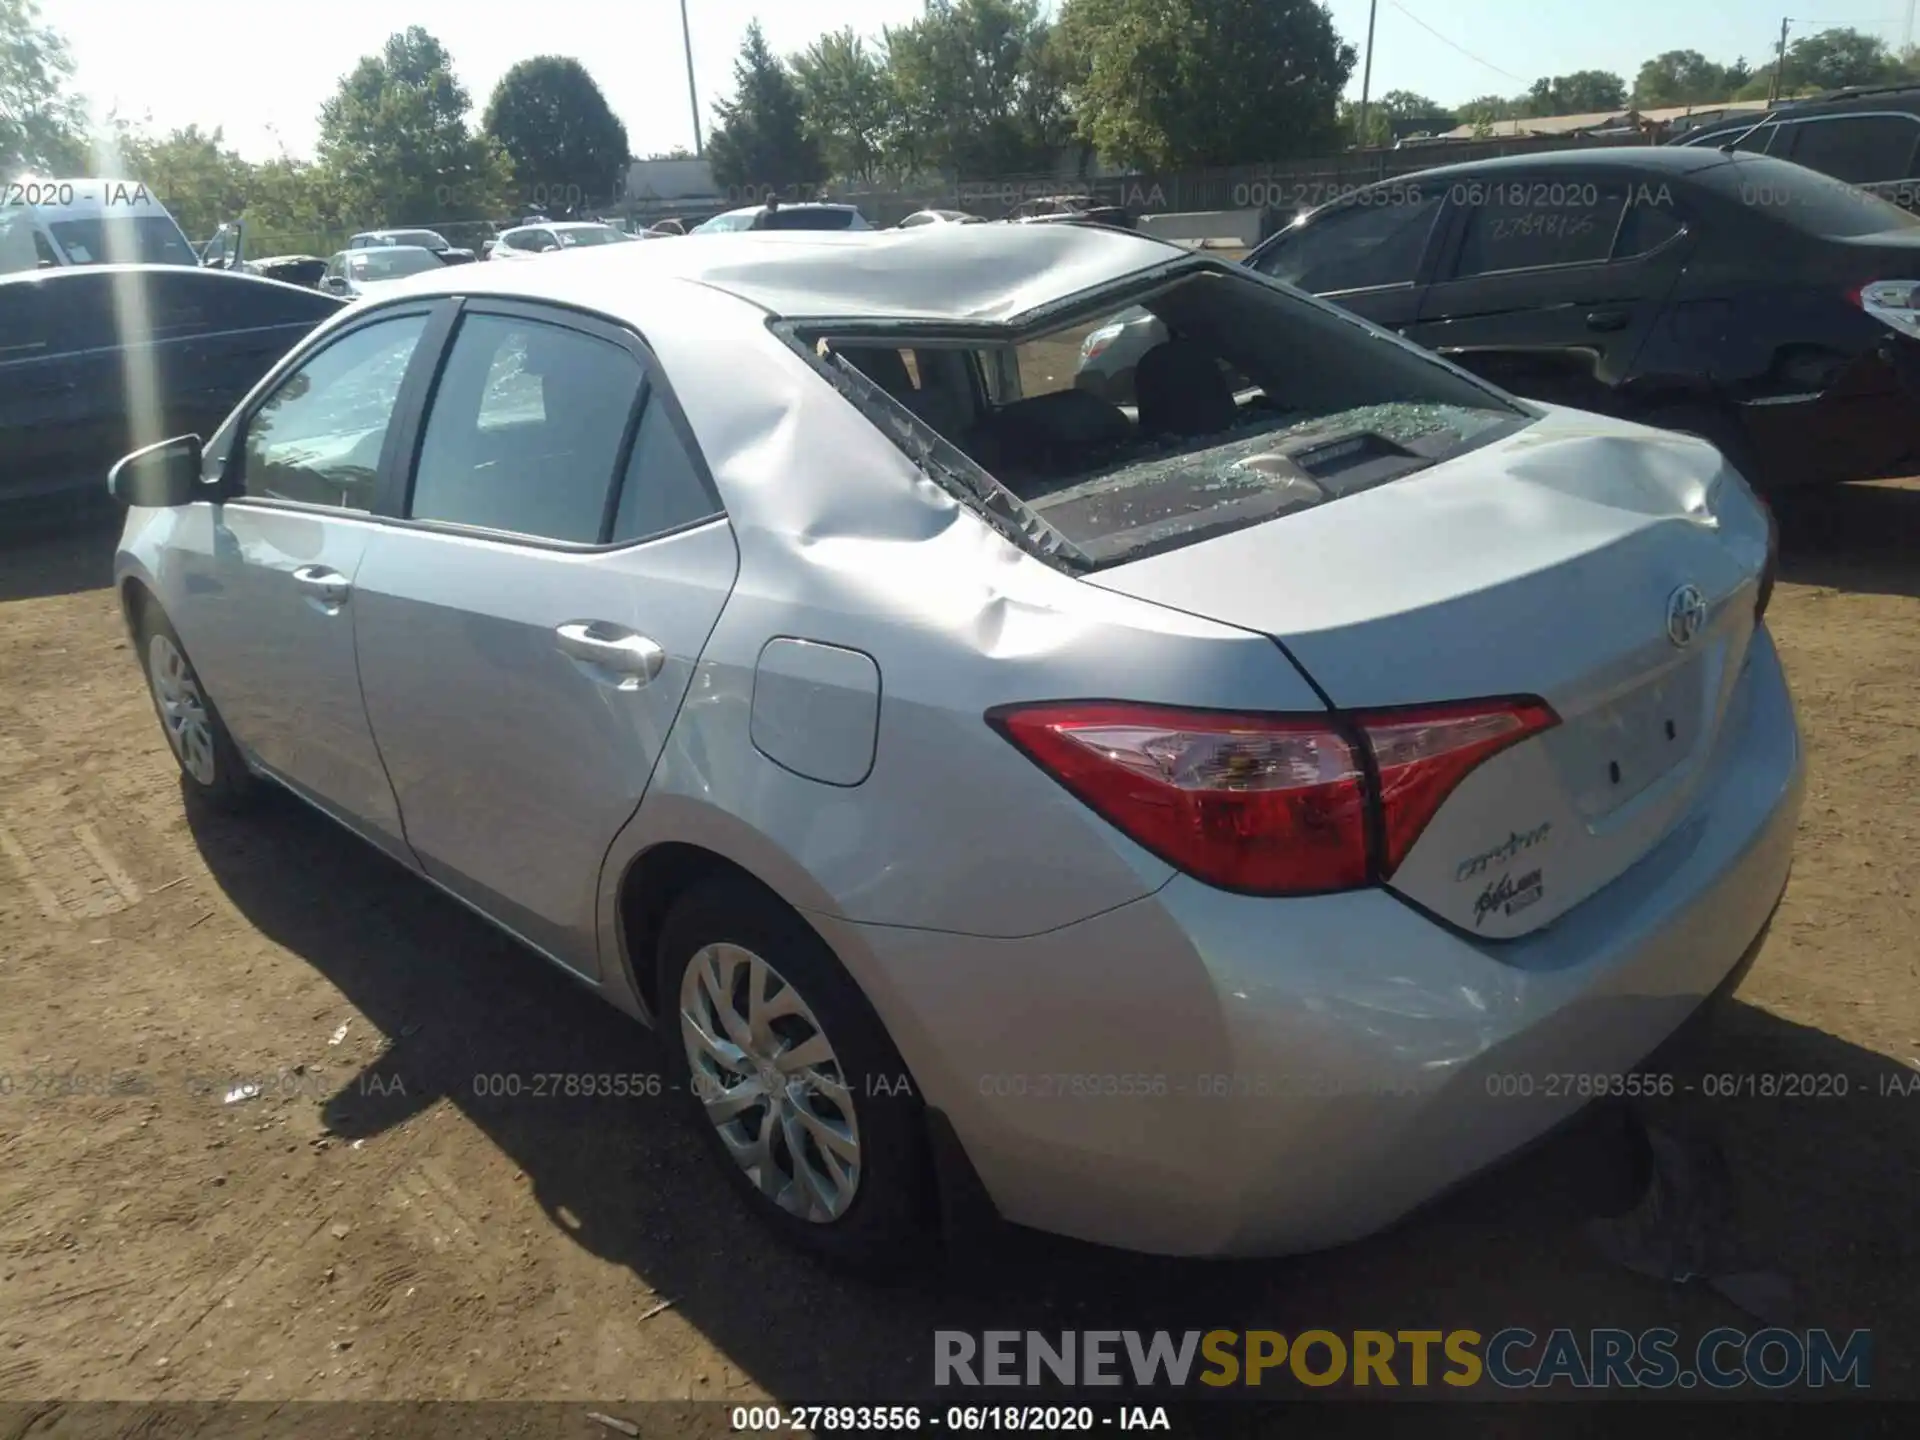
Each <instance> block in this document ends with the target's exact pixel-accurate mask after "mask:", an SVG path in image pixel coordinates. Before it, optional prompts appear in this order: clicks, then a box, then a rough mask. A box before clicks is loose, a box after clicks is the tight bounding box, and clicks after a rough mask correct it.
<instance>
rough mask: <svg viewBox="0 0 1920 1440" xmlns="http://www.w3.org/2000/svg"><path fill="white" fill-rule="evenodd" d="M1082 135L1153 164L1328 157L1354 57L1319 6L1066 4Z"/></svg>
mask: <svg viewBox="0 0 1920 1440" xmlns="http://www.w3.org/2000/svg"><path fill="white" fill-rule="evenodd" d="M1060 31H1061V39H1062V41H1063V43H1064V44H1065V45H1066V46H1067V48H1068V50H1069V51H1070V53H1071V54H1072V56H1073V58H1074V68H1075V76H1074V82H1073V88H1072V91H1071V92H1070V93H1071V98H1072V100H1073V104H1074V108H1075V112H1076V114H1077V115H1078V116H1079V121H1080V130H1081V133H1082V134H1083V135H1085V136H1086V138H1087V139H1088V140H1090V141H1091V142H1092V143H1093V144H1094V146H1095V147H1096V148H1097V149H1098V150H1099V152H1100V153H1101V154H1102V155H1103V156H1106V157H1107V158H1109V159H1112V160H1116V161H1120V162H1123V163H1128V164H1134V165H1142V166H1149V167H1154V168H1175V167H1181V166H1198V165H1233V164H1239V163H1243V162H1247V161H1254V160H1281V159H1286V158H1289V157H1292V156H1298V155H1312V154H1316V153H1325V152H1326V151H1327V150H1330V149H1332V148H1333V147H1334V146H1335V145H1337V144H1338V140H1339V128H1338V126H1339V122H1338V103H1339V99H1340V93H1341V91H1342V90H1343V89H1344V88H1345V87H1346V83H1347V78H1348V76H1349V75H1351V74H1352V73H1353V66H1354V60H1355V55H1354V49H1353V47H1352V46H1351V45H1348V44H1345V43H1343V42H1342V41H1341V39H1340V37H1339V36H1338V35H1337V34H1336V33H1335V32H1334V28H1333V21H1332V19H1331V17H1330V16H1329V15H1328V13H1327V11H1326V10H1325V9H1324V8H1323V7H1322V6H1320V5H1318V4H1315V3H1313V0H1066V4H1065V7H1064V9H1063V10H1062V12H1061V17H1060Z"/></svg>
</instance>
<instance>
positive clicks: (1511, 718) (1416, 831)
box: [1357, 700, 1559, 878]
mask: <svg viewBox="0 0 1920 1440" xmlns="http://www.w3.org/2000/svg"><path fill="white" fill-rule="evenodd" d="M1357 718H1358V720H1359V723H1360V728H1361V731H1362V733H1364V734H1365V735H1366V737H1367V746H1368V748H1369V749H1370V750H1371V751H1372V752H1373V763H1374V769H1375V773H1376V774H1378V776H1379V785H1380V830H1381V839H1382V841H1383V843H1384V845H1385V848H1386V853H1385V855H1383V856H1382V857H1381V865H1380V872H1381V876H1382V878H1384V877H1386V876H1388V875H1391V874H1392V873H1393V872H1394V871H1395V870H1397V869H1399V867H1400V862H1401V861H1402V860H1404V859H1406V858H1407V852H1408V851H1409V850H1411V849H1413V842H1414V841H1416V840H1418V839H1419V838H1420V832H1421V831H1423V830H1425V829H1426V828H1427V822H1428V821H1429V820H1431V819H1433V817H1434V816H1435V815H1436V814H1437V813H1438V812H1439V809H1440V807H1441V805H1443V804H1444V803H1445V802H1446V798H1447V797H1448V796H1449V795H1451V794H1452V793H1453V792H1454V791H1455V790H1456V789H1457V788H1458V787H1459V785H1460V782H1461V781H1462V780H1464V779H1466V778H1467V776H1468V775H1470V774H1472V773H1473V771H1474V770H1476V769H1478V768H1479V767H1480V766H1481V765H1483V764H1485V763H1486V762H1487V761H1488V760H1490V759H1492V758H1493V757H1494V756H1495V755H1498V754H1499V753H1500V752H1501V751H1502V750H1505V749H1506V748H1507V747H1508V746H1510V745H1517V744H1519V743H1520V742H1521V741H1522V740H1524V739H1526V738H1527V737H1528V736H1529V735H1537V734H1539V732H1540V731H1542V730H1545V729H1547V728H1548V727H1549V726H1551V725H1555V724H1557V723H1559V717H1558V716H1556V715H1555V714H1554V713H1553V711H1552V710H1551V709H1550V708H1549V707H1548V706H1547V705H1546V704H1545V702H1543V701H1539V700H1496V701H1485V700H1479V701H1468V702H1466V703H1464V704H1459V705H1434V706H1427V707H1423V708H1421V709H1418V710H1404V711H1400V712H1397V713H1395V712H1391V711H1388V712H1384V713H1377V714H1373V715H1361V716H1358V717H1357Z"/></svg>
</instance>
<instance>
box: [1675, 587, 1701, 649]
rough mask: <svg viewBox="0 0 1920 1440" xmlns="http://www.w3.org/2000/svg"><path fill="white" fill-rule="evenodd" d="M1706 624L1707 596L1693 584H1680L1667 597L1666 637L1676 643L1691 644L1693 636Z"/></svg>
mask: <svg viewBox="0 0 1920 1440" xmlns="http://www.w3.org/2000/svg"><path fill="white" fill-rule="evenodd" d="M1706 626H1707V597H1706V596H1704V595H1702V594H1701V593H1700V589H1699V587H1698V586H1695V585H1682V586H1681V587H1680V588H1679V589H1678V590H1676V591H1674V592H1673V594H1671V595H1669V596H1668V597H1667V638H1668V639H1669V640H1671V641H1673V643H1674V644H1676V645H1691V644H1692V643H1693V637H1694V636H1696V635H1698V634H1699V633H1700V632H1701V631H1702V630H1704V629H1706Z"/></svg>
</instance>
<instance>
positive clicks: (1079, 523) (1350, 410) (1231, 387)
mask: <svg viewBox="0 0 1920 1440" xmlns="http://www.w3.org/2000/svg"><path fill="white" fill-rule="evenodd" d="M1058 308H1059V312H1060V313H1062V314H1069V315H1071V318H1070V319H1065V320H1062V321H1061V322H1060V323H1059V324H1056V325H1051V326H1048V327H1047V328H1046V329H1044V330H1043V331H1040V332H1039V333H1033V330H1032V327H1028V328H1027V329H1025V330H1022V329H1020V328H1019V327H1010V328H1009V336H1008V341H1007V343H1005V344H1001V345H993V344H983V343H982V342H980V341H979V340H977V339H975V340H972V341H969V342H965V343H962V342H957V341H954V340H951V339H948V338H945V337H941V336H939V335H937V334H935V333H929V334H928V335H927V336H925V337H924V338H917V337H915V336H913V335H912V334H910V333H903V331H902V330H901V329H899V328H895V329H894V330H892V331H891V332H890V333H889V336H888V338H887V339H886V341H885V342H884V343H881V342H878V341H876V340H874V339H864V338H862V337H860V336H858V335H857V334H854V335H843V336H832V335H826V336H818V337H811V338H814V339H817V341H818V350H817V352H816V353H818V354H820V355H821V357H822V358H823V359H825V360H826V362H827V363H828V365H829V367H830V369H831V370H832V371H833V372H834V373H835V374H836V378H837V379H838V380H839V381H840V383H841V384H842V388H843V389H845V390H848V391H849V398H852V399H854V400H855V401H856V403H859V404H861V405H862V408H864V409H866V410H867V412H868V414H869V417H870V418H872V419H874V420H875V421H876V423H878V424H879V425H880V427H881V429H882V430H883V431H885V432H886V433H887V434H888V435H889V436H890V437H891V438H893V440H894V441H895V443H896V444H899V445H900V446H901V448H902V449H903V450H906V451H907V453H908V454H909V455H911V456H912V457H913V458H914V460H915V461H916V462H917V463H918V464H919V465H920V466H921V468H922V469H923V471H926V472H928V473H929V474H931V475H932V476H933V477H934V478H935V479H936V480H938V481H940V483H943V484H944V485H946V486H947V487H948V488H949V489H951V490H953V491H954V492H955V493H956V494H959V495H960V496H961V497H962V498H964V499H967V500H968V502H969V503H971V504H972V505H973V506H974V507H975V508H976V509H977V510H980V511H981V512H982V513H983V514H986V515H987V516H988V518H989V519H990V520H991V521H992V522H993V523H995V524H996V525H998V526H999V527H1000V528H1002V529H1003V530H1004V531H1005V532H1006V533H1008V534H1009V535H1011V536H1014V537H1015V538H1018V539H1020V540H1021V541H1022V543H1024V544H1026V545H1027V547H1028V548H1029V549H1031V550H1033V551H1035V552H1036V553H1039V554H1041V555H1043V556H1045V557H1046V558H1049V559H1053V560H1056V561H1059V562H1061V563H1064V564H1067V565H1069V566H1071V567H1072V568H1078V569H1097V568H1100V567H1103V566H1107V565H1114V564H1120V563H1124V562H1125V561H1128V560H1133V559H1138V558H1142V557H1144V556H1145V555H1148V554H1154V553H1158V552H1160V551H1163V550H1167V549H1174V548H1178V547H1180V546H1182V545H1186V544H1191V543H1194V542H1195V541H1198V540H1201V539H1204V538H1207V537H1209V536H1212V535H1217V534H1221V533H1225V532H1226V531H1229V530H1234V529H1239V528H1242V527H1244V526H1247V525H1253V524H1260V523H1264V522H1267V521H1271V520H1278V519H1280V518H1282V517H1284V516H1286V515H1288V514H1291V513H1295V512H1298V511H1300V510H1303V509H1308V508H1312V507H1315V506H1319V505H1325V504H1329V503H1336V502H1338V501H1339V500H1340V499H1342V498H1344V497H1345V496H1348V495H1352V494H1355V493H1358V492H1359V491H1362V490H1369V489H1373V488H1375V487H1377V486H1380V485H1385V484H1389V483H1394V482H1398V481H1402V480H1404V479H1406V478H1407V477H1410V476H1413V475H1416V474H1417V473H1418V472H1420V471H1422V470H1425V469H1428V468H1430V467H1431V466H1433V465H1435V464H1437V463H1439V462H1441V461H1444V460H1446V459H1449V458H1451V457H1452V456H1454V455H1457V454H1460V453H1461V452H1463V451H1464V450H1466V449H1470V448H1473V447H1476V446H1478V445H1481V444H1484V443H1487V442H1488V441H1490V440H1493V439H1495V438H1498V437H1499V436H1502V435H1506V434H1510V433H1512V432H1513V431H1514V430H1516V429H1519V428H1521V427H1523V426H1525V425H1527V424H1530V423H1531V419H1532V417H1531V416H1530V415H1529V414H1528V413H1527V412H1525V411H1523V410H1521V409H1520V408H1518V407H1517V406H1516V405H1515V404H1514V403H1513V402H1512V401H1511V400H1510V399H1508V397H1506V396H1504V395H1502V394H1501V393H1500V392H1499V391H1497V390H1494V389H1492V388H1491V387H1489V386H1487V385H1485V384H1484V383H1482V382H1480V381H1478V380H1475V379H1474V378H1472V377H1471V376H1467V375H1464V374H1461V373H1460V372H1457V371H1455V370H1452V369H1450V368H1449V367H1447V366H1445V365H1442V364H1440V363H1439V362H1438V361H1436V360H1434V359H1433V358H1432V357H1430V356H1428V355H1426V354H1425V353H1424V352H1422V351H1419V350H1416V349H1414V348H1413V347H1411V346H1408V345H1405V344H1403V343H1401V342H1400V341H1398V340H1396V339H1394V338H1392V337H1390V336H1387V335H1385V334H1384V333H1383V332H1381V331H1379V330H1376V329H1374V328H1373V327H1371V326H1367V325H1365V324H1363V323H1361V322H1359V321H1357V320H1355V319H1354V318H1353V317H1351V316H1349V315H1347V314H1346V313H1345V312H1342V311H1337V310H1334V309H1333V308H1331V307H1329V306H1325V305H1322V304H1320V303H1318V302H1316V301H1313V300H1311V299H1308V298H1307V297H1304V296H1300V295H1297V294H1294V293H1292V292H1289V291H1286V290H1282V289H1281V288H1280V287H1278V286H1274V285H1270V284H1268V283H1266V282H1265V281H1264V280H1261V279H1259V278H1258V277H1254V276H1251V275H1248V274H1246V273H1245V272H1239V271H1227V270H1225V269H1222V268H1214V267H1204V268H1199V269H1196V270H1191V271H1189V272H1188V273H1186V274H1185V275H1183V276H1176V278H1174V279H1173V280H1171V281H1169V280H1168V279H1167V278H1166V277H1165V276H1164V275H1162V276H1161V277H1159V278H1158V283H1157V286H1154V287H1153V288H1151V289H1150V291H1149V293H1147V294H1145V295H1141V296H1128V297H1124V298H1123V299H1122V302H1121V303H1120V304H1117V305H1110V306H1107V307H1104V308H1102V309H1094V310H1089V311H1081V312H1079V313H1077V314H1076V313H1073V307H1071V306H1068V305H1063V306H1061V307H1058ZM809 348H813V347H811V346H810V347H809ZM935 442H938V443H935Z"/></svg>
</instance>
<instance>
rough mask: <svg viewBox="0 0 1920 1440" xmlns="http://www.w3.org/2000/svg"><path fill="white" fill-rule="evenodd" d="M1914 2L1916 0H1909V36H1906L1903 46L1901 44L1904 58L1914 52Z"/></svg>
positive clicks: (1901, 52)
mask: <svg viewBox="0 0 1920 1440" xmlns="http://www.w3.org/2000/svg"><path fill="white" fill-rule="evenodd" d="M1914 4H1915V0H1907V38H1906V40H1905V41H1904V42H1903V43H1902V44H1901V46H1900V54H1901V57H1902V58H1903V59H1904V58H1905V57H1906V56H1908V55H1911V54H1912V53H1913V9H1914Z"/></svg>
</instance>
